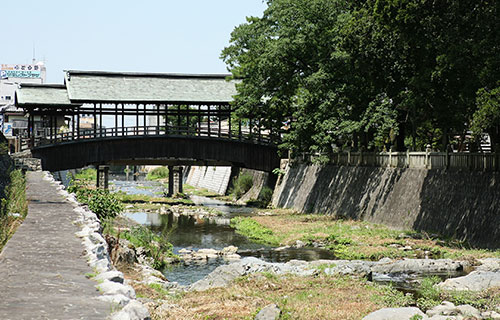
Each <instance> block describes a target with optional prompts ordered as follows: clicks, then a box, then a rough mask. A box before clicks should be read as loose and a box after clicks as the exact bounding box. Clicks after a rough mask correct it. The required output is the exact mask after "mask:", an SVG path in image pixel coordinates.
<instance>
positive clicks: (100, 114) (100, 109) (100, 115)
mask: <svg viewBox="0 0 500 320" xmlns="http://www.w3.org/2000/svg"><path fill="white" fill-rule="evenodd" d="M99 137H102V103H99Z"/></svg>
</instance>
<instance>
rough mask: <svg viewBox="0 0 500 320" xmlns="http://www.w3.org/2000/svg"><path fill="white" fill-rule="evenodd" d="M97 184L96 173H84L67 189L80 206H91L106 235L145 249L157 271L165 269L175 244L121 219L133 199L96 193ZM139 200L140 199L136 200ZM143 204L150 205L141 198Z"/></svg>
mask: <svg viewBox="0 0 500 320" xmlns="http://www.w3.org/2000/svg"><path fill="white" fill-rule="evenodd" d="M95 181H96V171H95V169H91V168H88V169H84V170H82V171H80V172H79V173H77V174H76V175H75V176H74V177H73V178H72V179H71V183H70V186H69V188H68V191H69V192H73V193H75V194H76V198H77V200H78V201H79V202H80V203H83V204H86V205H88V206H89V209H90V210H92V211H93V212H94V213H95V214H96V215H97V217H98V218H99V219H100V220H101V224H102V225H103V234H104V235H108V236H113V237H116V238H117V239H118V241H119V240H120V238H121V239H126V240H127V241H129V242H130V243H131V245H133V246H134V247H142V248H144V252H145V253H146V254H147V255H148V256H149V257H150V258H152V264H153V267H155V268H158V269H159V268H161V267H163V266H164V259H165V257H171V256H174V255H173V252H172V244H170V243H169V242H168V240H167V239H166V238H165V237H163V236H161V235H158V234H156V233H154V232H153V231H151V230H149V229H148V228H147V227H144V226H140V225H135V224H132V223H131V221H128V220H127V219H124V218H123V217H118V214H120V213H121V212H122V211H123V209H124V204H123V202H127V201H130V200H131V198H133V196H130V197H129V196H128V195H126V194H124V193H119V194H115V193H111V192H109V191H108V190H103V189H96V188H94V187H93V186H94V185H95ZM134 200H136V201H137V200H138V199H134ZM142 200H143V201H144V202H146V201H147V202H151V201H149V200H145V199H144V198H142Z"/></svg>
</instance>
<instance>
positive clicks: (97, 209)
mask: <svg viewBox="0 0 500 320" xmlns="http://www.w3.org/2000/svg"><path fill="white" fill-rule="evenodd" d="M68 191H69V192H73V193H75V194H76V199H77V200H78V202H80V203H84V204H86V205H88V206H89V209H90V210H92V212H94V213H95V214H96V215H97V217H98V218H99V219H100V220H101V221H102V220H105V219H110V218H114V217H116V215H118V214H119V213H120V212H122V211H123V204H122V203H121V201H120V200H119V199H118V197H117V196H116V195H115V194H113V193H110V192H109V190H104V189H91V188H89V187H87V186H86V185H85V184H84V183H83V182H82V181H79V180H72V181H71V184H70V186H69V188H68Z"/></svg>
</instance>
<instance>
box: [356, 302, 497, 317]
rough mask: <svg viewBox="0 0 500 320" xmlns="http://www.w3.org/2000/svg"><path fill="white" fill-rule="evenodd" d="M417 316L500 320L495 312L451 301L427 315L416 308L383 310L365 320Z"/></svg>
mask: <svg viewBox="0 0 500 320" xmlns="http://www.w3.org/2000/svg"><path fill="white" fill-rule="evenodd" d="M417 315H418V316H420V318H419V319H422V320H483V319H494V320H496V319H500V314H498V313H497V312H495V311H484V312H481V311H479V310H478V309H476V308H474V307H472V306H470V305H459V306H455V305H454V304H453V303H451V302H449V301H443V302H442V303H441V304H440V305H438V306H436V307H434V308H432V309H429V310H427V312H426V313H423V312H422V311H421V310H420V309H418V308H416V307H406V308H383V309H380V310H377V311H374V312H372V313H370V314H369V315H367V316H366V317H364V318H363V320H409V319H414V318H412V317H415V316H417Z"/></svg>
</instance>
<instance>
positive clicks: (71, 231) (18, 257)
mask: <svg viewBox="0 0 500 320" xmlns="http://www.w3.org/2000/svg"><path fill="white" fill-rule="evenodd" d="M27 197H28V200H29V207H28V208H29V209H28V216H27V217H26V220H25V221H24V223H23V224H22V225H21V226H20V227H19V229H18V230H17V232H16V233H15V234H14V236H13V237H12V239H10V240H9V242H8V243H7V245H6V246H5V247H4V249H3V251H2V253H1V254H0V319H2V320H8V319H13V320H14V319H16V320H17V319H50V320H56V319H106V317H107V316H108V315H109V314H110V313H111V311H112V307H111V305H110V304H108V303H106V302H103V301H100V300H97V299H96V297H98V296H99V295H100V293H99V292H98V291H97V289H96V288H95V285H96V284H97V283H96V282H95V281H93V280H89V279H87V278H86V277H85V274H86V273H90V272H92V269H91V268H90V267H89V266H88V265H87V262H86V260H85V257H84V255H83V245H82V244H81V242H80V241H81V239H79V238H77V237H76V236H75V232H77V231H79V230H78V227H77V226H75V225H74V224H73V223H72V222H73V220H75V219H76V217H77V216H76V213H74V212H73V210H72V209H73V206H72V205H71V204H70V203H68V202H65V201H64V198H63V197H62V196H61V195H59V194H58V193H57V190H56V188H55V186H53V185H52V184H51V183H50V182H48V181H46V180H43V173H41V172H28V174H27Z"/></svg>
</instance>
